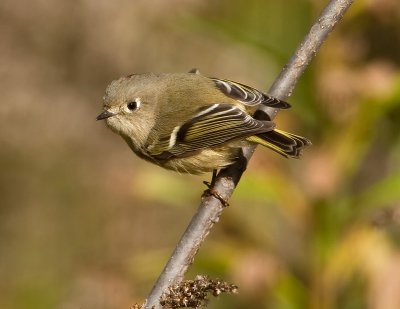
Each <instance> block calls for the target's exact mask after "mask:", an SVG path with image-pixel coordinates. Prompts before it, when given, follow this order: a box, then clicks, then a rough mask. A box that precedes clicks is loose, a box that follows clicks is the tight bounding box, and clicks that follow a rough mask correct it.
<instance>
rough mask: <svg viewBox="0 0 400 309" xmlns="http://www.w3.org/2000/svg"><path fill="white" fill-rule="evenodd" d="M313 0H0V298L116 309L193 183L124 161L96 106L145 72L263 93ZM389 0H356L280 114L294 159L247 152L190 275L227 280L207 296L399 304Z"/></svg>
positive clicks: (149, 263) (397, 24) (396, 46)
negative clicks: (193, 74)
mask: <svg viewBox="0 0 400 309" xmlns="http://www.w3.org/2000/svg"><path fill="white" fill-rule="evenodd" d="M326 2H327V1H317V0H286V1H273V0H269V1H265V0H247V1H244V0H235V1H227V0H223V1H210V0H208V1H201V0H188V1H178V0H169V1H161V0H153V1H145V0H136V1H127V0H120V1H94V0H80V1H79V0H78V1H60V0H59V1H42V0H33V1H19V2H18V1H11V0H3V1H1V3H0V81H1V82H0V90H1V104H0V242H1V243H0V278H1V280H0V308H10V309H19V308H21V309H22V308H61V309H72V308H85V309H89V308H96V309H102V308H104V309H110V308H129V307H130V306H131V305H132V304H133V303H134V302H141V301H143V299H144V298H145V297H146V295H147V293H148V292H149V290H150V288H151V287H152V284H153V282H154V280H155V279H156V277H157V276H158V274H159V272H160V271H161V269H162V267H163V265H164V263H165V262H166V260H167V258H168V256H169V254H170V253H171V251H172V249H173V247H174V246H175V243H176V242H177V240H178V238H179V236H180V235H181V233H182V232H183V230H184V228H185V227H186V225H187V223H188V222H189V220H190V217H191V215H192V214H193V212H194V211H195V209H196V207H197V205H198V203H199V198H200V195H201V192H202V191H203V190H204V186H203V185H202V180H207V179H208V178H209V175H205V176H203V177H194V176H192V177H190V176H182V175H179V174H174V173H172V172H168V171H163V170H161V169H159V168H158V167H155V166H152V165H150V164H148V163H145V162H143V161H141V160H140V159H138V158H137V157H135V156H134V155H133V154H132V153H131V151H130V150H129V148H128V147H127V145H125V143H124V142H123V141H122V139H121V138H119V137H118V136H116V135H114V134H113V133H112V132H111V131H109V130H107V129H106V128H105V126H104V124H103V123H101V122H96V121H95V117H96V116H97V114H98V113H99V112H100V111H101V100H102V96H103V92H104V90H105V87H106V86H107V84H108V83H109V82H110V81H111V80H112V79H115V78H117V77H119V76H123V75H127V74H130V73H140V72H147V71H154V72H185V71H188V70H189V69H191V68H193V67H197V68H199V69H200V71H201V72H202V73H203V74H204V75H208V76H215V77H221V78H229V79H233V80H237V81H240V82H243V83H246V84H249V85H252V86H255V87H259V88H261V89H268V86H269V85H270V84H271V82H272V81H273V79H274V77H275V76H276V75H277V74H278V72H279V70H280V68H281V67H282V66H283V64H284V63H285V61H286V60H287V59H288V57H289V56H290V54H291V53H292V52H293V50H294V48H295V47H296V46H297V44H298V43H299V42H300V41H301V39H302V37H303V36H304V35H305V33H306V32H307V31H308V29H309V27H310V25H311V24H312V21H313V20H314V18H315V17H316V16H317V14H318V13H319V12H320V10H321V9H322V8H323V6H324V5H325V4H326ZM399 65H400V2H399V1H398V0H368V1H367V0H365V1H356V4H355V5H354V6H353V7H352V8H351V10H350V11H349V13H348V14H347V16H346V17H345V20H344V22H343V23H341V24H340V25H339V27H338V29H337V30H336V31H335V32H334V33H333V34H332V35H331V36H330V37H329V40H328V42H327V43H326V44H325V45H324V47H323V49H322V50H321V52H320V53H319V54H318V57H317V58H316V59H315V61H314V62H313V64H312V66H311V67H310V68H309V69H308V70H307V72H306V74H305V75H304V76H303V77H302V80H301V82H300V84H299V85H298V87H297V88H296V90H295V92H294V94H293V96H292V97H291V98H290V99H289V101H290V102H292V104H293V108H292V109H291V110H290V111H284V112H281V114H280V115H279V116H278V119H277V121H278V124H279V126H280V127H281V128H283V129H285V130H290V131H292V132H295V133H298V134H300V135H304V136H307V137H309V138H310V139H311V140H312V141H313V144H314V145H313V147H312V148H310V149H309V150H307V151H305V153H304V157H303V159H302V160H285V159H283V158H281V157H279V156H278V155H276V154H274V153H272V152H270V151H268V150H265V149H258V150H257V153H256V155H255V156H254V157H253V159H252V161H251V163H250V165H249V168H248V170H247V172H246V173H245V175H244V177H243V179H242V181H241V183H240V185H239V187H238V190H237V191H236V192H235V194H234V197H233V199H232V201H231V207H230V208H229V209H227V210H226V212H225V213H224V215H223V217H222V219H221V222H220V223H219V224H218V225H217V226H216V227H215V228H214V230H213V232H212V233H211V235H210V236H209V238H208V240H207V241H206V243H205V244H204V246H203V247H202V248H201V250H200V253H199V255H198V257H197V259H196V261H195V263H194V265H193V267H192V269H191V271H190V274H189V275H188V277H194V276H195V275H196V274H208V275H210V276H212V277H221V278H224V279H226V280H228V281H231V282H234V283H235V284H237V285H239V287H240V294H239V295H237V296H221V297H220V298H219V299H217V300H212V302H211V303H210V306H209V308H282V309H284V308H349V309H354V308H386V309H387V308H400V237H399V236H400V233H399V222H400V203H399V199H400V173H399V172H400V138H399V137H400V133H399V131H400V103H399V102H400V74H399Z"/></svg>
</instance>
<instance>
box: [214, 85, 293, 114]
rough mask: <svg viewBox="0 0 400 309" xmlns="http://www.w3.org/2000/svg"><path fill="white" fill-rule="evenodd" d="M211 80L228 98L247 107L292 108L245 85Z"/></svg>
mask: <svg viewBox="0 0 400 309" xmlns="http://www.w3.org/2000/svg"><path fill="white" fill-rule="evenodd" d="M211 80H212V81H213V82H214V83H215V85H216V86H217V88H218V89H219V90H220V91H221V92H222V93H224V94H225V95H226V96H228V97H230V98H232V99H234V100H238V101H240V102H242V103H243V104H245V105H248V106H254V105H258V104H263V105H266V106H270V107H274V108H280V109H286V108H290V104H289V103H287V102H285V101H282V100H279V99H277V98H275V97H272V96H270V95H268V94H266V93H263V92H261V91H258V90H257V89H254V88H252V87H249V86H246V85H243V84H241V83H238V82H234V81H231V80H227V79H218V78H211Z"/></svg>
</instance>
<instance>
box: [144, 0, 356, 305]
mask: <svg viewBox="0 0 400 309" xmlns="http://www.w3.org/2000/svg"><path fill="white" fill-rule="evenodd" d="M352 3H353V0H331V1H330V2H329V4H328V5H327V6H326V8H325V9H324V10H323V12H322V13H321V15H320V16H319V17H318V19H317V21H316V22H315V24H314V25H313V26H312V28H311V30H310V32H309V33H308V35H307V36H306V37H305V39H304V40H303V42H302V43H301V44H300V46H299V47H298V49H297V50H296V52H295V53H294V55H293V56H292V58H291V59H290V61H289V62H288V63H287V64H286V66H285V67H284V68H283V70H282V71H281V73H280V74H279V76H278V77H277V79H276V80H275V82H274V83H273V85H272V86H271V88H270V89H269V91H268V93H269V94H270V95H273V96H275V97H277V98H280V99H285V98H286V97H288V96H289V95H290V94H291V92H292V91H293V88H294V86H295V85H296V83H297V81H298V80H299V78H300V76H301V75H302V74H303V72H304V70H305V69H306V68H307V66H308V64H309V63H310V62H311V60H312V58H313V57H314V56H315V55H316V53H317V51H318V50H319V48H320V46H321V45H322V43H323V42H324V40H325V39H326V37H327V36H328V34H329V33H330V32H331V31H332V30H333V28H334V27H335V25H336V24H337V23H338V22H339V21H340V20H341V19H342V17H343V15H344V13H345V12H346V11H347V9H348V8H349V7H350V5H351V4H352ZM263 111H264V112H266V113H267V114H268V115H269V117H270V118H271V119H273V118H275V116H276V114H277V112H278V111H277V110H276V109H273V108H264V109H263ZM255 148H256V147H255V146H250V147H246V148H243V154H244V157H245V159H246V161H247V162H248V161H249V160H250V158H251V156H252V155H253V153H254V150H255ZM245 166H246V164H243V162H242V161H240V160H239V161H238V162H236V163H235V164H233V165H231V166H230V167H228V168H227V169H225V170H222V171H221V172H220V173H219V174H218V176H217V178H216V181H215V184H214V187H213V188H212V190H214V191H215V192H218V194H219V196H220V197H222V198H223V199H224V200H226V201H227V200H228V199H229V198H230V196H231V195H232V193H233V191H234V189H235V187H236V185H237V184H238V182H239V180H240V177H241V176H242V174H243V172H244V170H245ZM224 208H225V207H224V205H222V203H221V201H220V199H217V198H215V197H214V196H213V195H209V196H203V198H202V201H201V204H200V207H199V208H198V210H197V212H196V214H195V215H194V216H193V218H192V221H191V222H190V224H189V226H188V227H187V229H186V231H185V233H184V234H183V235H182V238H181V239H180V241H179V243H178V244H177V246H176V248H175V251H174V252H173V254H172V256H171V258H170V259H169V261H168V263H167V265H166V266H165V268H164V270H163V272H162V273H161V275H160V277H159V278H158V280H157V282H156V283H155V285H154V287H153V289H152V291H151V293H150V295H149V296H148V298H147V301H146V305H145V308H146V309H150V308H152V307H153V306H154V308H156V309H157V308H161V305H160V297H161V295H162V294H163V293H164V292H165V291H166V290H167V289H168V287H169V286H170V285H171V284H176V283H178V282H180V281H181V280H182V279H183V276H184V274H185V272H186V271H187V269H188V267H189V266H190V265H191V263H192V262H193V259H194V256H195V255H196V253H197V251H198V249H199V247H200V245H201V244H202V243H203V241H204V239H205V238H206V236H207V235H208V233H209V232H210V230H211V228H212V226H213V225H214V223H216V222H218V220H219V217H220V215H221V213H222V211H223V210H224Z"/></svg>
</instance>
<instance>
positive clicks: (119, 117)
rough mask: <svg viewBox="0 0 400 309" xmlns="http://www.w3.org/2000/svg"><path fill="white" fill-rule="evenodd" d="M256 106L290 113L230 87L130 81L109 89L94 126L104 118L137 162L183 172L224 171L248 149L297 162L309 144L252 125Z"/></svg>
mask: <svg viewBox="0 0 400 309" xmlns="http://www.w3.org/2000/svg"><path fill="white" fill-rule="evenodd" d="M259 104H263V105H266V106H272V107H275V108H289V107H290V105H289V104H288V103H286V102H284V101H280V100H278V99H276V98H273V97H271V96H268V95H266V94H264V93H262V92H260V91H258V90H256V89H254V88H251V87H248V86H245V85H243V84H240V83H236V82H233V81H229V80H221V79H215V78H207V77H204V76H202V75H200V74H194V73H176V74H153V73H148V74H137V75H130V76H127V77H123V78H120V79H118V80H115V81H113V82H112V83H111V84H110V85H109V86H108V88H107V90H106V94H105V96H104V112H103V113H102V114H100V115H99V116H98V117H97V119H99V120H100V119H105V120H106V123H107V125H108V126H109V127H110V128H111V129H112V130H113V131H114V132H116V133H118V134H119V135H121V136H122V137H123V138H124V140H125V141H126V142H127V143H128V145H129V146H130V147H131V149H132V150H133V151H134V152H135V153H136V154H137V155H139V156H140V157H141V158H143V159H146V160H148V161H150V162H153V163H155V164H158V165H160V166H162V167H164V168H167V169H171V170H175V171H178V172H182V173H192V174H199V173H203V172H209V171H212V170H216V169H219V168H223V167H226V166H228V165H230V164H232V163H233V161H234V160H235V159H236V158H237V157H238V155H239V151H240V147H242V146H243V145H245V144H246V143H249V142H250V143H258V144H261V145H263V146H266V147H268V148H270V149H272V150H274V151H276V152H277V153H279V154H281V155H283V156H286V157H294V158H297V157H299V155H300V153H301V149H302V148H303V147H305V146H307V145H309V144H310V142H309V141H308V140H307V139H305V138H303V137H300V136H297V135H294V134H291V133H286V132H283V131H278V130H274V128H275V124H274V123H273V122H271V121H267V120H258V119H255V118H253V114H254V112H255V111H256V110H257V108H258V105H259Z"/></svg>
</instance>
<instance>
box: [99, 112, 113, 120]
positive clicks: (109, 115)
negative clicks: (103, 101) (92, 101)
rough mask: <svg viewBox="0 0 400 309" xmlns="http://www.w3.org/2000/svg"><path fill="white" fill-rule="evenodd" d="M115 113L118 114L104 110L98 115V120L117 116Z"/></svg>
mask: <svg viewBox="0 0 400 309" xmlns="http://www.w3.org/2000/svg"><path fill="white" fill-rule="evenodd" d="M115 115H116V114H114V113H111V112H109V111H104V112H102V113H101V114H100V115H98V116H97V117H96V120H103V119H106V118H110V117H112V116H115Z"/></svg>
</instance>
